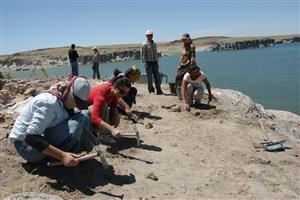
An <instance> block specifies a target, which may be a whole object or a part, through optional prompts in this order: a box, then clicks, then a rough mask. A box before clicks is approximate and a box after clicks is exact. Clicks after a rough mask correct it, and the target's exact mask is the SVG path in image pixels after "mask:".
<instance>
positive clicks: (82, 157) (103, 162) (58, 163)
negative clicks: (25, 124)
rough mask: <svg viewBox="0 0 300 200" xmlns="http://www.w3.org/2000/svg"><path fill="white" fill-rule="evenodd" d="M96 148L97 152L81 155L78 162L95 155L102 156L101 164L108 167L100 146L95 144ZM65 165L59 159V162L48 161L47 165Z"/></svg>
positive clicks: (105, 167)
mask: <svg viewBox="0 0 300 200" xmlns="http://www.w3.org/2000/svg"><path fill="white" fill-rule="evenodd" d="M94 149H95V150H96V152H95V153H90V154H87V155H84V156H81V157H79V158H78V159H77V161H78V162H82V161H85V160H90V159H93V158H95V157H98V156H99V157H100V160H101V164H102V165H103V168H104V169H108V164H107V162H106V160H105V158H104V156H103V154H102V152H101V150H100V148H99V146H94ZM61 165H63V163H62V162H61V161H57V162H48V163H47V166H48V167H56V166H61Z"/></svg>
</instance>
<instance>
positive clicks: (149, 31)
mask: <svg viewBox="0 0 300 200" xmlns="http://www.w3.org/2000/svg"><path fill="white" fill-rule="evenodd" d="M145 34H146V35H153V31H152V30H147V31H146V33H145Z"/></svg>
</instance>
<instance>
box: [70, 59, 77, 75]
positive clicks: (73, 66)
mask: <svg viewBox="0 0 300 200" xmlns="http://www.w3.org/2000/svg"><path fill="white" fill-rule="evenodd" d="M71 69H72V75H73V76H78V74H79V70H78V62H77V61H75V62H71Z"/></svg>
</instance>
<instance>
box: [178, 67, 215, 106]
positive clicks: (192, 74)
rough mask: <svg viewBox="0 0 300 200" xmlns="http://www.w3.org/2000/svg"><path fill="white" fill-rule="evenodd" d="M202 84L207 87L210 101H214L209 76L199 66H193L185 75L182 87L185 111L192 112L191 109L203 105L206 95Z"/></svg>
mask: <svg viewBox="0 0 300 200" xmlns="http://www.w3.org/2000/svg"><path fill="white" fill-rule="evenodd" d="M202 82H204V84H205V85H206V88H207V91H208V99H209V101H211V100H212V97H213V96H212V93H211V87H210V83H209V81H208V79H207V76H206V75H205V74H204V73H203V72H202V71H201V70H200V68H199V67H198V66H197V65H194V66H192V67H191V68H190V69H189V71H188V72H187V73H185V75H184V77H183V81H182V85H181V93H182V97H183V100H184V103H185V110H187V111H190V107H191V106H192V105H194V102H193V100H194V99H195V105H197V104H200V103H201V99H202V97H203V94H204V90H203V88H202V84H201V83H202Z"/></svg>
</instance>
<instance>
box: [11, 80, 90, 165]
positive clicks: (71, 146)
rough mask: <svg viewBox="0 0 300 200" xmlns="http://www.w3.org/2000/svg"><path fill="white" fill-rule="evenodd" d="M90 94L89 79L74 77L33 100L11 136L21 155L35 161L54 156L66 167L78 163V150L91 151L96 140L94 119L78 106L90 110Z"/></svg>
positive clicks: (21, 115) (16, 123)
mask: <svg viewBox="0 0 300 200" xmlns="http://www.w3.org/2000/svg"><path fill="white" fill-rule="evenodd" d="M89 94H90V84H89V82H88V81H87V80H86V79H84V78H77V77H73V78H72V79H71V80H70V81H69V82H68V83H57V84H55V85H53V86H51V88H50V89H49V90H48V91H47V92H45V93H41V94H39V95H37V96H35V97H34V98H33V99H32V100H30V101H29V103H28V104H27V105H26V106H25V108H24V110H23V111H22V113H21V114H20V115H19V116H18V118H17V119H16V121H15V123H14V126H13V128H12V130H11V133H10V135H9V140H10V142H11V143H13V144H14V146H15V148H16V150H17V152H18V154H19V155H20V156H21V157H22V158H24V159H25V160H27V161H28V162H33V163H34V162H39V161H41V160H43V159H45V158H46V156H50V157H53V158H55V159H57V160H60V161H62V163H63V164H64V165H65V166H68V167H69V166H75V165H77V164H78V161H77V159H76V158H77V157H78V155H77V154H75V153H78V152H80V151H83V150H87V151H90V150H91V149H92V141H91V140H89V135H87V134H90V133H89V131H91V125H90V124H91V122H90V118H89V117H88V116H87V115H84V114H81V113H80V112H77V113H75V112H74V108H75V107H77V108H78V109H87V106H88V103H87V100H88V97H89Z"/></svg>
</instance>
